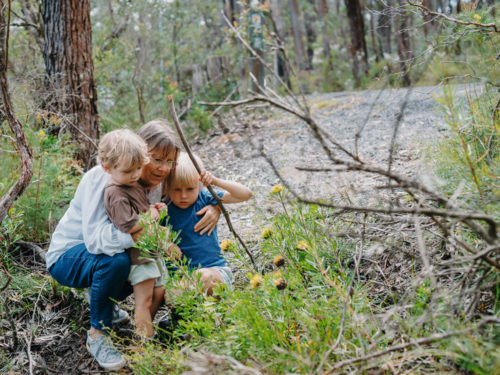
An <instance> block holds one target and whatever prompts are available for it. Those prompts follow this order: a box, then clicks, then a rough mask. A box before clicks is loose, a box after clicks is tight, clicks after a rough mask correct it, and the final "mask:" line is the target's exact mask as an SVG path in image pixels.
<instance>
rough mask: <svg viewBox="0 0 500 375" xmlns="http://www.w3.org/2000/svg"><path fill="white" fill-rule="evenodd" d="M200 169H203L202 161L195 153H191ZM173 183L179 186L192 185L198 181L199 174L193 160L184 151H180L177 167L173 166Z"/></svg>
mask: <svg viewBox="0 0 500 375" xmlns="http://www.w3.org/2000/svg"><path fill="white" fill-rule="evenodd" d="M193 156H194V158H195V159H196V162H197V163H198V165H199V166H200V168H201V169H204V167H203V162H202V161H201V159H200V158H199V157H198V156H197V155H193ZM175 183H176V184H177V186H179V187H181V188H182V187H188V186H193V185H195V184H196V183H200V184H201V182H200V174H199V173H198V171H197V170H196V168H195V166H194V164H193V162H192V161H191V159H190V158H189V155H188V154H187V153H186V152H182V153H181V154H180V156H179V159H177V167H175Z"/></svg>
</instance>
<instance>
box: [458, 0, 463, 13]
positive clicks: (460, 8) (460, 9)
mask: <svg viewBox="0 0 500 375" xmlns="http://www.w3.org/2000/svg"><path fill="white" fill-rule="evenodd" d="M461 11H462V4H461V1H460V0H458V1H457V14H459V13H460V12H461Z"/></svg>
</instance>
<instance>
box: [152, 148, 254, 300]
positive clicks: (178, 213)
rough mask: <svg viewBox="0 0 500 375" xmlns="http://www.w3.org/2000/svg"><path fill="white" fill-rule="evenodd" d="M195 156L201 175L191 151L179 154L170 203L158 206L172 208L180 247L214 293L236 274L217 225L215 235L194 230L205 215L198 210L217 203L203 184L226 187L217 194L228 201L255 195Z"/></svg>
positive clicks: (172, 221)
mask: <svg viewBox="0 0 500 375" xmlns="http://www.w3.org/2000/svg"><path fill="white" fill-rule="evenodd" d="M195 159H196V161H197V162H198V165H199V166H200V168H201V169H202V172H201V175H200V174H198V172H197V170H196V168H195V167H194V164H193V163H192V161H191V159H190V158H189V155H188V154H187V153H184V152H183V153H182V154H181V155H180V156H179V159H178V161H177V167H176V168H175V177H174V179H173V181H172V184H171V186H170V204H169V205H168V206H166V205H161V206H160V207H158V208H163V209H164V208H167V209H168V216H169V224H170V225H171V226H172V229H173V230H174V231H176V232H179V231H180V235H179V238H180V239H181V240H180V242H179V244H178V246H179V248H180V250H181V251H182V254H183V255H184V256H185V257H186V260H187V263H188V264H189V265H190V267H193V268H197V271H196V273H200V274H201V281H203V282H204V285H203V290H204V291H206V292H207V294H208V295H211V294H212V288H213V287H214V285H215V284H216V283H225V284H228V285H230V284H231V283H232V280H233V275H232V272H231V270H230V269H229V267H227V266H226V260H225V259H224V257H223V256H222V254H221V248H220V245H219V239H218V237H217V228H214V230H213V233H212V235H211V236H209V235H208V234H207V233H205V234H203V235H200V234H198V233H195V232H194V226H195V225H196V223H198V221H200V220H201V219H202V217H203V216H198V215H196V212H198V211H200V210H201V209H202V208H204V207H205V206H207V205H209V204H212V205H216V204H217V202H216V200H215V198H214V197H213V196H212V194H210V192H209V191H208V190H206V189H203V186H208V185H213V186H217V187H219V188H221V189H223V190H225V192H218V193H217V195H219V197H220V198H221V199H222V201H223V203H224V204H228V203H229V204H230V203H241V202H245V201H247V200H249V199H250V198H251V197H252V191H251V190H250V189H249V188H247V187H245V186H243V185H241V184H239V183H237V182H234V181H226V180H222V179H220V178H215V177H214V176H213V175H212V173H210V172H207V171H205V170H204V169H203V163H202V161H201V160H200V158H199V157H198V156H196V155H195Z"/></svg>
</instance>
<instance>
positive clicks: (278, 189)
mask: <svg viewBox="0 0 500 375" xmlns="http://www.w3.org/2000/svg"><path fill="white" fill-rule="evenodd" d="M281 190H283V186H282V185H281V184H279V185H276V186H273V188H272V189H271V191H270V193H271V194H277V193H279V192H280V191H281Z"/></svg>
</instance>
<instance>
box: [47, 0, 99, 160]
mask: <svg viewBox="0 0 500 375" xmlns="http://www.w3.org/2000/svg"><path fill="white" fill-rule="evenodd" d="M42 15H43V22H44V26H45V46H44V54H43V57H44V60H45V82H46V84H47V86H48V88H49V90H51V92H52V93H53V94H54V92H56V93H57V95H52V98H51V101H50V102H49V103H46V104H47V105H46V107H48V108H47V109H49V110H50V111H51V112H54V113H55V114H57V115H65V119H64V121H63V124H62V125H63V126H62V128H64V129H65V130H66V131H68V132H70V133H71V134H72V138H73V141H74V142H75V143H76V144H78V145H79V146H80V147H79V150H78V152H77V155H76V156H77V159H78V160H81V161H82V164H83V166H84V168H87V169H89V168H90V167H92V165H93V164H94V162H93V161H92V160H91V155H92V151H95V150H94V149H93V148H94V143H95V142H94V140H97V139H99V116H98V113H97V105H96V102H97V92H96V87H95V82H94V63H93V61H92V25H91V22H90V0H45V1H44V2H43V7H42ZM54 90H55V91H54ZM61 93H63V95H62V96H61ZM89 138H90V139H89Z"/></svg>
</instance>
